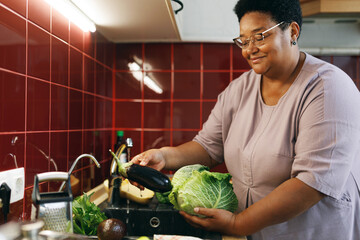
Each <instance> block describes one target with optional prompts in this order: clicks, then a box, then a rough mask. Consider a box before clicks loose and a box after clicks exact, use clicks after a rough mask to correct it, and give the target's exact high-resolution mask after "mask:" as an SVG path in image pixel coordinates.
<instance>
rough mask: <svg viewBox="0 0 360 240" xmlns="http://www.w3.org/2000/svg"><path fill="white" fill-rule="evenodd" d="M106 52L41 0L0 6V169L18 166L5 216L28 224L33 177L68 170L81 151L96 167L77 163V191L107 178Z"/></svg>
mask: <svg viewBox="0 0 360 240" xmlns="http://www.w3.org/2000/svg"><path fill="white" fill-rule="evenodd" d="M113 48H114V44H112V43H110V42H108V41H107V40H106V39H105V38H104V37H102V36H101V35H100V34H98V33H96V34H89V33H83V31H82V30H80V29H79V28H78V27H77V26H75V25H73V24H72V23H69V21H68V20H66V19H65V18H64V17H63V16H62V15H60V14H59V13H58V12H56V11H55V10H52V9H51V7H50V6H49V5H48V4H47V3H46V2H44V1H43V0H1V1H0V159H1V160H0V171H4V170H8V169H13V168H15V167H24V169H25V189H26V190H25V198H24V200H23V201H18V202H16V203H14V204H12V205H11V208H10V216H9V217H10V219H15V220H18V219H21V218H24V219H29V217H30V212H31V203H32V200H31V193H32V190H33V182H34V175H35V174H37V173H41V172H47V171H54V170H56V169H57V170H59V171H68V170H69V168H70V167H71V165H72V164H73V162H74V161H75V159H76V158H77V157H78V156H79V155H80V154H82V153H91V154H93V155H94V156H95V157H96V159H97V160H98V161H100V162H101V166H102V168H101V169H97V168H94V165H93V164H91V163H90V161H89V160H88V159H83V160H81V161H80V162H79V164H77V167H76V169H75V171H74V175H75V177H77V178H79V179H80V180H81V186H80V191H78V193H77V194H79V193H81V192H82V191H87V190H89V189H90V188H92V187H93V186H95V185H96V184H99V183H100V182H101V181H102V180H103V179H105V177H107V176H108V173H109V166H108V165H109V164H108V160H109V159H110V156H109V153H108V151H107V149H108V148H109V147H111V146H112V138H113V126H112V114H113V92H112V83H113V81H112V74H113V67H112V64H113ZM11 155H13V156H16V161H15V160H14V158H13V157H11ZM54 163H55V164H54ZM55 166H56V168H55ZM44 187H45V188H47V185H44ZM57 187H58V186H57ZM0 216H1V217H0V218H1V219H2V214H0ZM1 222H2V221H1Z"/></svg>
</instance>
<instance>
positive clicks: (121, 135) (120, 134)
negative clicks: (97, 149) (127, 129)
mask: <svg viewBox="0 0 360 240" xmlns="http://www.w3.org/2000/svg"><path fill="white" fill-rule="evenodd" d="M116 135H117V136H118V137H123V136H124V131H117V132H116Z"/></svg>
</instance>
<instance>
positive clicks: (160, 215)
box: [99, 197, 222, 240]
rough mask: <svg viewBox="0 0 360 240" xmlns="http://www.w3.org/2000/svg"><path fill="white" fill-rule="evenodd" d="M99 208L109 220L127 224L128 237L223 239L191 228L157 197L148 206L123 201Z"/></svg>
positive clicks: (214, 234)
mask: <svg viewBox="0 0 360 240" xmlns="http://www.w3.org/2000/svg"><path fill="white" fill-rule="evenodd" d="M99 207H100V209H102V211H103V212H104V213H105V214H106V216H107V217H108V218H116V219H120V220H122V221H123V222H124V223H125V224H126V227H127V235H128V236H150V237H152V236H153V235H154V234H164V235H183V236H194V237H199V238H202V239H212V240H221V239H222V236H221V234H219V233H214V232H208V231H205V230H202V229H199V228H195V227H193V226H191V225H190V224H189V223H187V222H186V221H185V219H184V218H183V217H182V216H181V215H180V214H179V211H177V210H176V209H174V208H173V206H172V205H171V204H163V203H159V202H158V201H157V199H156V198H155V197H154V198H153V199H152V201H151V202H150V203H149V204H146V205H142V204H138V203H135V202H132V201H129V200H127V199H122V200H121V202H120V203H119V204H118V206H111V205H110V204H109V203H108V202H103V203H101V204H100V205H99Z"/></svg>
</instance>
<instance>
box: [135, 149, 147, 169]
mask: <svg viewBox="0 0 360 240" xmlns="http://www.w3.org/2000/svg"><path fill="white" fill-rule="evenodd" d="M131 161H132V162H133V163H135V164H140V165H142V166H145V165H147V164H148V163H149V158H147V157H146V153H145V152H143V153H140V154H138V155H136V156H135V157H134V158H133V159H132V160H131Z"/></svg>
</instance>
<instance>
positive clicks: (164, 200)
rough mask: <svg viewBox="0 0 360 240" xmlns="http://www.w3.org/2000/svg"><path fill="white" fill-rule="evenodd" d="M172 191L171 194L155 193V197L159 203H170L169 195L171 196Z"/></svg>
mask: <svg viewBox="0 0 360 240" xmlns="http://www.w3.org/2000/svg"><path fill="white" fill-rule="evenodd" d="M170 192H171V191H169V192H164V193H161V192H155V197H156V199H157V200H158V201H159V203H170V200H169V194H170Z"/></svg>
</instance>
